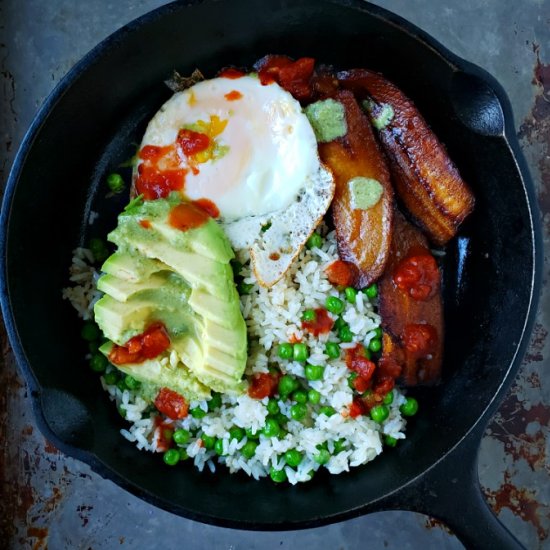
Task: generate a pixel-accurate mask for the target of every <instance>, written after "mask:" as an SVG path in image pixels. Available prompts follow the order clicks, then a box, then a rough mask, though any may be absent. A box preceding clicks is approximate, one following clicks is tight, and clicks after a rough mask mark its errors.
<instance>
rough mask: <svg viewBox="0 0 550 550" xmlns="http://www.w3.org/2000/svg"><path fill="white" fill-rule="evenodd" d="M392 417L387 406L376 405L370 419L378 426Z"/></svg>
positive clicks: (371, 411)
mask: <svg viewBox="0 0 550 550" xmlns="http://www.w3.org/2000/svg"><path fill="white" fill-rule="evenodd" d="M389 415H390V409H388V407H387V406H386V405H375V406H374V407H373V408H372V409H371V410H370V417H371V418H372V419H373V420H374V421H375V422H378V424H382V422H384V420H386V418H388V416H389Z"/></svg>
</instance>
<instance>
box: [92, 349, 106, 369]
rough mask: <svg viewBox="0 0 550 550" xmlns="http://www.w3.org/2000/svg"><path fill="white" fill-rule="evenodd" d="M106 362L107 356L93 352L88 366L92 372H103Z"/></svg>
mask: <svg viewBox="0 0 550 550" xmlns="http://www.w3.org/2000/svg"><path fill="white" fill-rule="evenodd" d="M108 364H109V361H107V357H105V355H103V354H102V353H94V354H93V355H92V357H91V358H90V368H91V369H92V370H93V371H94V372H104V371H105V369H106V368H107V365H108Z"/></svg>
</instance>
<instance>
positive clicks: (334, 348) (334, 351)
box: [325, 342, 340, 359]
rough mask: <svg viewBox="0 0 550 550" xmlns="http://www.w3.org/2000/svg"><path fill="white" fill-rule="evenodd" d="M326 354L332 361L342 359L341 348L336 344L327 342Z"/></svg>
mask: <svg viewBox="0 0 550 550" xmlns="http://www.w3.org/2000/svg"><path fill="white" fill-rule="evenodd" d="M325 353H326V354H327V355H328V356H329V357H330V358H331V359H338V358H339V357H340V346H339V345H338V344H337V343H336V342H327V343H326V344H325Z"/></svg>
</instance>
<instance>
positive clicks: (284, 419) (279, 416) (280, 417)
mask: <svg viewBox="0 0 550 550" xmlns="http://www.w3.org/2000/svg"><path fill="white" fill-rule="evenodd" d="M275 420H276V421H277V422H278V423H279V426H284V425H285V424H286V423H287V422H288V418H287V417H286V416H285V415H284V414H283V413H282V412H280V413H277V414H276V415H275Z"/></svg>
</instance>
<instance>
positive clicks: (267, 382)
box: [248, 372, 279, 399]
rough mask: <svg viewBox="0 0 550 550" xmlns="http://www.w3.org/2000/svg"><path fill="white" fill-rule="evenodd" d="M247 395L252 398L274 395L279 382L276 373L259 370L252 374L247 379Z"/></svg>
mask: <svg viewBox="0 0 550 550" xmlns="http://www.w3.org/2000/svg"><path fill="white" fill-rule="evenodd" d="M249 383H250V385H249V386H248V395H249V396H250V397H252V398H254V399H263V398H264V397H272V396H273V395H275V392H276V390H277V386H278V384H279V377H278V376H277V375H276V374H270V373H267V372H259V373H256V374H253V375H252V377H251V378H250V379H249Z"/></svg>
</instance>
